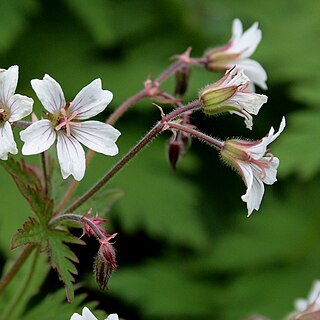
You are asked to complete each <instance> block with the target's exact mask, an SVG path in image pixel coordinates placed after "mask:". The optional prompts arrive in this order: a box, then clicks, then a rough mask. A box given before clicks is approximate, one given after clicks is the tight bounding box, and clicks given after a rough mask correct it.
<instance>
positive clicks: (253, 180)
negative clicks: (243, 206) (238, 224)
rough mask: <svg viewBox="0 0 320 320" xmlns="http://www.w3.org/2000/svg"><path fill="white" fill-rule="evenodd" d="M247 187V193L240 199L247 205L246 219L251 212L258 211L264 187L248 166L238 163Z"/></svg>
mask: <svg viewBox="0 0 320 320" xmlns="http://www.w3.org/2000/svg"><path fill="white" fill-rule="evenodd" d="M238 164H239V166H240V168H241V171H242V173H243V176H244V178H245V181H246V185H247V192H246V193H245V194H244V195H243V196H241V199H242V200H243V201H244V202H246V203H247V209H248V217H249V216H250V215H251V213H252V212H253V210H254V209H255V210H259V207H260V203H261V201H262V197H263V194H264V185H263V183H262V181H261V180H260V179H259V177H257V176H256V175H255V174H254V173H253V171H252V168H251V166H250V165H248V164H246V163H238Z"/></svg>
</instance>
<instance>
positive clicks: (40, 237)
mask: <svg viewBox="0 0 320 320" xmlns="http://www.w3.org/2000/svg"><path fill="white" fill-rule="evenodd" d="M43 229H44V228H43V225H41V224H40V223H39V222H38V221H36V220H35V219H34V218H32V217H29V220H27V221H26V222H25V223H24V224H23V226H22V228H20V229H18V232H17V233H16V234H14V236H13V237H12V239H11V249H14V248H17V247H20V246H22V245H25V244H41V243H42V242H43V241H44V238H45V232H44V230H43Z"/></svg>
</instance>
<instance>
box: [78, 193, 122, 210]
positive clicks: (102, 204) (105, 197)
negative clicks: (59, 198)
mask: <svg viewBox="0 0 320 320" xmlns="http://www.w3.org/2000/svg"><path fill="white" fill-rule="evenodd" d="M123 195H124V192H123V191H122V190H120V189H109V188H102V189H101V190H99V191H98V192H97V193H96V194H95V195H94V196H93V197H92V198H90V199H89V200H88V201H86V202H85V203H83V204H82V205H81V206H80V207H79V209H80V210H81V212H83V213H85V212H88V211H89V210H90V209H93V212H96V213H98V214H99V215H100V216H104V215H105V214H106V213H107V212H109V211H110V209H111V207H112V206H113V204H114V203H115V202H116V201H118V200H119V199H120V198H121V197H123ZM79 209H78V210H79Z"/></svg>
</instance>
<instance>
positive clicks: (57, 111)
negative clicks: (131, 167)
mask: <svg viewBox="0 0 320 320" xmlns="http://www.w3.org/2000/svg"><path fill="white" fill-rule="evenodd" d="M31 85H32V88H33V90H34V91H35V92H36V94H37V96H38V98H39V100H40V101H41V102H42V104H43V106H44V108H45V109H46V110H47V111H48V112H47V113H46V116H47V119H42V120H39V121H37V122H35V123H33V124H31V125H30V126H29V127H28V128H27V129H25V130H24V131H22V132H21V133H20V137H21V140H22V141H24V145H23V148H22V153H23V154H24V155H31V154H37V153H41V152H44V151H45V150H47V149H49V148H50V147H51V146H52V144H53V143H54V142H55V140H56V139H57V154H58V160H59V164H60V167H61V173H62V176H63V178H64V179H66V178H67V177H69V176H70V175H73V177H74V178H75V180H78V181H79V180H81V179H82V178H83V176H84V173H85V153H84V150H83V148H82V146H81V144H80V143H82V144H84V145H85V146H87V147H88V148H89V149H92V150H94V151H96V152H99V153H103V154H105V155H109V156H114V155H116V154H117V153H118V147H117V145H116V140H117V139H118V137H119V136H120V132H119V131H118V130H117V129H115V128H113V127H112V126H111V125H108V124H105V123H102V122H99V121H83V122H80V120H85V119H88V118H91V117H93V116H95V115H97V114H98V113H100V112H102V111H103V110H104V109H105V108H106V106H107V105H108V104H109V103H110V101H111V100H112V93H111V92H110V91H108V90H102V87H101V80H100V79H96V80H94V81H92V82H91V83H90V84H89V85H87V86H86V87H84V88H83V89H82V90H81V91H80V92H79V93H78V94H77V95H76V97H75V98H74V99H73V100H72V101H71V102H68V103H66V100H65V98H64V94H63V92H62V89H61V87H60V85H59V83H58V82H56V81H55V80H54V79H53V78H51V77H50V76H49V75H45V76H44V78H43V80H39V79H34V80H32V81H31Z"/></svg>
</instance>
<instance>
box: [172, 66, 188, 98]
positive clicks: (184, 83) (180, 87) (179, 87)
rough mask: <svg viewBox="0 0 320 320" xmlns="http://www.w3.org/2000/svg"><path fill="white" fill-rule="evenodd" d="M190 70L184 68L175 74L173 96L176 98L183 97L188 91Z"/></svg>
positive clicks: (186, 67)
mask: <svg viewBox="0 0 320 320" xmlns="http://www.w3.org/2000/svg"><path fill="white" fill-rule="evenodd" d="M190 73H191V69H190V67H188V66H184V67H182V68H181V69H179V70H178V71H177V72H176V73H175V80H176V87H175V89H174V94H175V95H176V96H178V97H183V96H184V95H185V93H186V92H187V89H188V84H189V78H190Z"/></svg>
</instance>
